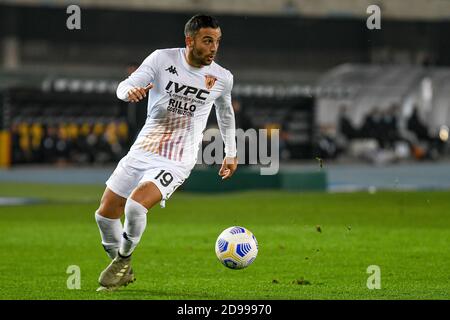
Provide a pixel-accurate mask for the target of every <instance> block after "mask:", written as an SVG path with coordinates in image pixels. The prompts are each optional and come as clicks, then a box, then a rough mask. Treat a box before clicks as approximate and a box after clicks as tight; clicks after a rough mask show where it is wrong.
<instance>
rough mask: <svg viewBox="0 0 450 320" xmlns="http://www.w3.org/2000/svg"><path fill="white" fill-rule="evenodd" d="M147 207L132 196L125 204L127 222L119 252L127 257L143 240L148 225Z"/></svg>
mask: <svg viewBox="0 0 450 320" xmlns="http://www.w3.org/2000/svg"><path fill="white" fill-rule="evenodd" d="M147 212H148V210H147V208H146V207H144V206H143V205H142V204H140V203H139V202H137V201H134V200H133V199H131V198H128V199H127V203H126V204H125V224H124V228H123V231H124V232H123V236H122V241H121V242H120V249H119V253H120V255H121V256H123V257H127V256H129V255H131V253H133V250H134V248H136V246H137V245H138V243H139V241H140V240H141V236H142V234H143V233H144V230H145V227H146V226H147Z"/></svg>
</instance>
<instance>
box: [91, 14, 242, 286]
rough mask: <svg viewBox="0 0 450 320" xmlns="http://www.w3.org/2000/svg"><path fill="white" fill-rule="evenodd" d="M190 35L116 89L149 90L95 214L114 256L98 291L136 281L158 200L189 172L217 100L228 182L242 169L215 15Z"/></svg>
mask: <svg viewBox="0 0 450 320" xmlns="http://www.w3.org/2000/svg"><path fill="white" fill-rule="evenodd" d="M184 33H185V43H186V47H185V48H173V49H161V50H156V51H154V52H153V53H151V54H150V55H149V56H148V57H147V58H146V59H145V60H144V62H143V63H142V64H141V65H140V66H139V68H137V70H136V71H134V72H133V73H132V74H131V75H130V76H129V77H128V78H127V79H125V80H124V81H122V82H121V83H120V84H119V86H118V88H117V97H118V98H119V99H121V100H124V101H129V102H139V101H141V100H142V99H144V98H146V97H147V94H148V95H149V97H148V111H147V120H146V122H145V125H144V127H143V128H142V130H141V131H140V133H139V135H138V137H137V138H136V141H135V142H134V144H133V145H132V146H131V148H130V150H129V152H128V154H127V155H126V156H125V157H124V158H122V159H121V160H120V162H119V163H118V165H117V168H116V169H115V170H114V172H113V173H112V175H111V177H110V178H109V179H108V181H107V182H106V186H107V187H106V189H105V192H104V194H103V196H102V199H101V202H100V207H99V208H98V209H97V211H96V212H95V219H96V221H97V224H98V227H99V230H100V235H101V238H102V245H103V247H104V249H105V251H106V252H107V254H108V256H109V257H110V258H111V259H113V260H112V262H111V263H110V264H109V266H108V267H107V268H106V269H105V270H104V271H103V272H102V273H101V274H100V277H99V283H100V286H101V287H100V288H99V290H114V289H117V288H119V287H121V286H126V285H127V284H129V283H131V282H133V281H134V280H135V277H134V273H133V270H132V268H131V255H132V253H133V250H134V249H135V248H136V246H137V245H138V243H139V241H140V239H141V236H142V234H143V232H144V230H145V227H146V223H147V212H148V210H149V209H151V208H152V207H153V206H154V205H155V204H157V203H158V202H160V204H161V206H162V207H164V205H165V201H166V200H167V199H169V197H170V196H171V195H172V193H173V192H174V191H175V190H176V189H177V187H179V186H180V185H181V184H182V183H183V182H184V181H185V180H186V179H187V178H188V177H189V174H190V172H191V170H192V168H193V167H194V165H195V163H196V161H197V152H198V148H199V146H200V144H201V141H202V137H203V131H204V129H205V127H206V122H207V119H208V116H209V113H210V111H211V108H212V105H213V104H214V105H215V106H216V117H217V122H218V125H219V129H220V132H221V135H222V139H223V141H224V142H225V158H224V160H223V162H222V166H221V168H220V170H219V175H220V176H221V177H222V179H228V178H230V177H231V176H232V175H233V173H234V172H235V170H236V168H237V158H236V142H235V118H234V111H233V107H232V105H231V89H232V86H233V75H232V74H231V73H230V71H228V70H226V69H225V68H223V67H221V66H219V65H218V64H217V63H215V62H214V58H215V56H216V54H217V51H218V48H219V42H220V39H221V36H222V35H221V30H220V27H219V24H218V22H217V20H216V19H215V18H214V17H211V16H207V15H195V16H194V17H192V18H191V19H190V20H189V21H188V22H187V23H186V25H185V30H184ZM150 89H151V90H150ZM123 213H125V222H124V225H123V227H122V224H121V221H120V217H121V216H122V215H123Z"/></svg>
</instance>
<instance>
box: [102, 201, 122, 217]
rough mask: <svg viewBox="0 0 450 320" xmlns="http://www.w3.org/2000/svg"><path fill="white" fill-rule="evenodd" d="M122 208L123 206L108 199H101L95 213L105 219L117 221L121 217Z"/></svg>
mask: <svg viewBox="0 0 450 320" xmlns="http://www.w3.org/2000/svg"><path fill="white" fill-rule="evenodd" d="M124 207H125V205H124V204H121V203H118V202H114V201H111V200H108V199H102V201H101V202H100V206H99V207H98V209H97V213H98V214H99V215H101V216H103V217H105V218H110V219H117V218H120V217H121V216H122V214H123V212H124Z"/></svg>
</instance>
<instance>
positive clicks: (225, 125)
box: [215, 73, 238, 180]
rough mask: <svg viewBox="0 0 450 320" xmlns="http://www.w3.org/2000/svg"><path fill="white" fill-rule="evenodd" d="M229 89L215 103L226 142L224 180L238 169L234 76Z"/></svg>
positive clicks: (223, 164)
mask: <svg viewBox="0 0 450 320" xmlns="http://www.w3.org/2000/svg"><path fill="white" fill-rule="evenodd" d="M227 82H228V83H227V87H226V88H225V90H224V92H223V94H222V95H221V96H220V97H218V98H217V99H216V101H215V105H216V117H217V124H218V125H219V129H220V134H221V135H222V139H223V141H224V142H225V158H224V159H223V162H222V167H221V168H220V170H219V175H220V176H221V177H222V180H224V179H228V178H230V177H231V176H232V175H233V174H234V172H235V171H236V169H237V164H238V161H237V151H236V139H235V137H236V122H235V118H234V110H233V106H232V104H231V90H232V88H233V75H232V74H231V73H230V77H229V79H228V81H227Z"/></svg>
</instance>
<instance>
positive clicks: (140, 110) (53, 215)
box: [0, 0, 450, 299]
mask: <svg viewBox="0 0 450 320" xmlns="http://www.w3.org/2000/svg"><path fill="white" fill-rule="evenodd" d="M71 4H77V5H79V6H80V8H81V29H80V30H68V29H67V28H66V20H67V18H68V17H69V15H70V14H68V13H66V8H67V7H68V6H69V5H71ZM372 4H376V5H378V6H379V7H380V8H381V29H379V30H369V29H368V28H367V26H366V20H367V18H368V17H369V16H370V13H367V8H368V6H369V5H372ZM198 12H203V13H209V14H213V15H215V16H217V17H218V19H219V22H220V24H221V26H222V30H223V40H222V42H221V47H220V50H219V56H218V62H219V63H220V64H221V65H223V66H224V67H226V68H227V69H229V70H231V71H232V72H233V74H234V79H235V86H234V89H233V96H234V101H233V106H234V108H235V113H236V120H237V125H238V127H240V128H242V129H249V128H256V129H259V128H266V129H280V172H279V174H277V175H275V176H260V175H259V170H258V169H259V168H260V166H259V165H242V166H240V167H239V170H238V172H237V174H236V175H235V176H234V177H233V179H231V180H230V181H226V182H225V183H224V182H222V181H219V180H220V179H219V178H218V176H217V169H218V168H217V166H206V165H198V166H197V167H196V168H195V169H194V171H193V172H192V174H191V177H190V178H189V179H188V181H187V182H186V184H185V185H183V186H182V188H180V189H181V190H180V192H177V193H176V194H175V195H174V196H173V197H174V198H177V199H176V200H172V201H171V202H170V203H169V205H168V207H167V208H166V209H164V210H165V212H164V214H157V215H152V218H151V219H152V223H151V224H149V227H148V228H151V229H152V230H150V231H148V232H147V234H148V236H149V237H151V239H143V241H142V246H141V247H140V249H139V251H138V252H137V253H136V254H137V255H138V256H139V255H144V254H145V255H147V257H150V256H151V257H152V259H141V260H139V259H136V263H137V265H136V270H138V271H137V272H141V273H140V275H144V274H146V273H147V275H148V277H147V278H149V279H145V277H146V276H141V278H140V281H141V282H138V283H137V284H135V285H136V288H137V290H134V291H133V290H128V293H127V294H128V295H125V294H124V295H121V294H120V293H119V295H117V296H112V298H142V297H144V298H145V297H156V298H162V299H164V298H175V299H183V298H187V299H191V298H218V299H222V298H224V297H225V298H249V299H253V298H276V299H279V298H305V297H306V298H320V299H323V298H325V299H327V298H332V299H334V298H337V299H339V298H345V299H349V298H374V297H375V298H381V299H382V298H412V299H417V298H444V299H448V292H449V288H448V283H449V282H448V265H449V261H450V257H449V251H448V243H449V241H450V239H449V232H448V230H449V228H450V225H449V222H450V220H449V218H448V213H449V212H450V210H449V204H448V189H449V188H450V157H449V156H450V154H449V142H448V137H449V127H450V42H449V39H450V1H448V0H426V1H425V0H408V1H405V0H377V1H370V0H340V1H334V0H321V1H318V0H259V1H258V0H246V1H243V0H229V1H223V0H152V1H146V0H127V1H123V0H79V1H64V0H0V48H1V49H0V57H1V61H0V64H1V65H0V212H1V215H0V227H1V229H2V235H3V238H4V240H3V241H2V242H1V243H0V249H1V250H0V260H1V261H2V265H1V266H0V271H2V272H0V283H2V288H3V289H2V290H3V291H2V294H0V298H8V299H11V298H12V299H16V298H17V299H21V298H22V299H23V298H32V299H40V298H56V299H58V298H65V297H66V298H83V299H84V298H97V297H98V296H96V295H95V293H94V290H95V288H96V285H97V284H96V278H97V276H98V273H99V272H100V271H101V268H102V267H103V264H104V263H106V256H104V254H103V252H102V249H101V247H100V243H99V236H98V230H96V225H95V222H94V220H93V213H94V211H95V209H96V208H97V206H98V201H99V199H100V196H101V193H102V191H103V188H104V182H105V181H106V179H107V178H108V177H109V175H110V174H111V172H112V171H113V169H114V168H115V165H116V164H117V162H118V160H119V159H120V158H121V157H122V156H123V155H124V154H125V153H126V152H127V150H128V148H129V146H130V144H131V143H132V142H133V141H134V138H135V136H136V134H137V132H138V131H139V129H140V127H141V126H142V125H143V123H144V121H145V117H146V102H144V103H139V104H137V105H136V104H128V103H124V102H122V101H120V100H118V99H117V98H116V96H115V90H116V87H117V85H118V83H119V82H120V81H121V80H122V79H124V78H125V77H126V76H127V75H128V74H130V72H132V71H133V70H134V69H135V68H136V67H137V66H138V65H139V64H140V63H141V61H142V60H143V59H144V58H145V57H146V56H147V55H148V54H149V53H150V52H152V51H153V50H155V49H158V48H168V47H181V46H184V35H183V28H184V24H185V22H186V21H187V19H188V18H189V17H191V16H192V15H193V14H195V13H198ZM208 130H217V125H216V120H215V119H214V112H212V114H211V118H210V121H209V122H208ZM269 132H270V131H269ZM206 143H207V142H205V145H206ZM256 189H266V190H262V191H260V190H258V191H249V192H248V193H247V192H242V193H241V192H233V193H228V194H227V195H223V194H219V193H217V194H211V193H208V194H206V195H205V194H203V193H195V194H194V193H191V192H188V191H201V192H210V191H215V192H221V191H224V190H230V191H237V190H256ZM277 189H278V190H277ZM380 189H384V190H386V189H389V190H391V191H392V190H394V191H396V192H385V191H383V192H378V191H379V190H380ZM429 190H432V191H433V192H428V191H429ZM285 191H290V192H285ZM299 191H300V192H299ZM304 191H314V192H308V193H306V192H304ZM316 191H318V192H317V193H316ZM323 191H331V192H332V193H324V192H323ZM342 191H345V192H342ZM347 191H359V192H356V193H351V194H348V193H346V192H347ZM367 191H368V192H367ZM398 191H400V192H398ZM405 191H406V192H405ZM37 203H39V204H37ZM2 204H3V205H2ZM4 205H19V206H4ZM155 210H156V211H158V210H161V209H160V208H155ZM224 212H225V213H226V214H224ZM157 213H158V212H157ZM231 224H243V225H244V226H246V227H248V228H249V229H251V230H252V231H253V232H254V233H255V235H256V236H257V238H258V240H259V241H260V245H261V254H260V257H258V259H257V261H256V263H255V265H254V266H252V267H250V268H249V270H247V269H246V270H244V271H242V272H241V273H233V274H229V273H226V272H227V270H225V268H223V267H222V266H220V265H219V264H218V263H217V261H215V260H214V261H213V260H211V258H213V251H212V249H211V248H212V244H213V242H214V241H215V239H216V237H217V235H218V234H219V233H220V230H221V228H226V227H228V226H230V225H231ZM199 226H201V227H199ZM147 234H146V236H147ZM30 243H33V246H30V245H29V244H30ZM193 248H195V250H193ZM40 249H43V250H44V251H45V253H46V254H45V255H42V254H41V252H42V250H41V251H39V250H40ZM102 259H103V260H102ZM214 259H215V258H214ZM186 260H189V263H190V265H189V266H190V267H189V268H188V267H186ZM36 261H39V263H38V264H36V263H35V262H36ZM74 263H75V264H77V265H80V266H81V267H82V269H83V276H84V277H85V278H83V279H87V280H86V282H83V283H87V284H86V286H84V284H83V286H84V287H83V288H87V290H84V291H83V290H82V292H81V293H74V292H72V293H69V292H68V290H67V289H66V288H65V281H66V274H64V272H63V271H64V270H65V268H66V267H67V265H69V264H74ZM374 263H375V264H380V265H381V266H382V268H383V269H382V270H383V276H384V277H385V278H383V279H387V280H386V282H383V286H386V288H387V289H386V290H385V291H382V292H381V293H376V292H374V291H370V290H368V289H367V288H366V286H365V284H366V282H365V281H366V278H367V275H366V274H365V270H366V268H367V266H368V265H371V264H374ZM252 268H254V269H252ZM250 269H251V270H250ZM11 270H17V272H16V273H15V274H11V272H10V271H11ZM252 270H254V272H253V271H252ZM385 270H387V271H386V272H385ZM430 270H432V271H433V272H430ZM30 274H32V275H33V277H28V276H27V275H30ZM49 274H51V275H52V276H51V277H48V275H49ZM180 274H182V275H183V277H180ZM150 275H151V276H150ZM303 277H306V278H303ZM138 278H139V277H138ZM42 279H45V281H41V280H42ZM230 281H231V282H230ZM235 281H238V282H237V283H239V284H240V286H239V288H233V289H230V288H229V286H228V284H229V283H235ZM383 281H385V280H383ZM3 284H5V285H3ZM305 284H306V286H304V285H305ZM298 285H301V286H302V287H301V288H300V287H299V286H298ZM299 288H300V289H301V290H299ZM383 288H385V287H383ZM127 289H128V288H127ZM139 290H144V291H139ZM145 290H147V291H145ZM142 293H145V294H144V295H142Z"/></svg>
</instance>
